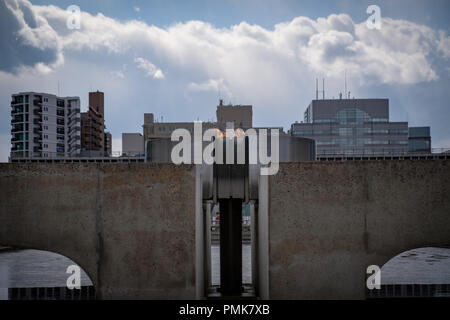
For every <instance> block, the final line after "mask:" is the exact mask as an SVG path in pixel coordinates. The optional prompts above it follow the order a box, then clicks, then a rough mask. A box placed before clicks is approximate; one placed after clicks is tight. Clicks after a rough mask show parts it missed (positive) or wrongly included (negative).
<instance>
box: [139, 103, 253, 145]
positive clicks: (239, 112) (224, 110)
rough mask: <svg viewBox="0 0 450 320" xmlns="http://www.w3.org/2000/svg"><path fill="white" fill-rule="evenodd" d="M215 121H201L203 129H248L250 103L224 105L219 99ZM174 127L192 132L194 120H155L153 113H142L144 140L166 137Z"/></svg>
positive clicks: (249, 125)
mask: <svg viewBox="0 0 450 320" xmlns="http://www.w3.org/2000/svg"><path fill="white" fill-rule="evenodd" d="M216 116H217V122H202V129H203V131H205V130H207V129H211V128H219V129H221V130H225V129H226V128H227V124H228V125H231V123H232V125H233V127H234V128H241V129H244V130H246V129H248V128H251V127H252V125H253V120H252V106H251V105H245V106H243V105H231V104H230V105H224V104H223V101H222V100H220V102H219V105H218V106H217V109H216ZM175 129H186V130H188V131H189V132H191V134H192V133H193V132H194V122H156V121H155V119H154V115H153V113H145V114H144V125H143V133H144V141H147V140H148V139H152V138H168V137H170V136H171V134H172V132H173V131H174V130H175Z"/></svg>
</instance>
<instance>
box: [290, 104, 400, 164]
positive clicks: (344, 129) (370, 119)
mask: <svg viewBox="0 0 450 320" xmlns="http://www.w3.org/2000/svg"><path fill="white" fill-rule="evenodd" d="M290 133H291V135H293V136H301V137H305V138H311V139H314V140H315V141H316V148H317V155H318V156H320V155H391V154H404V153H407V152H408V123H407V122H390V121H389V100H388V99H342V98H341V99H323V100H317V99H316V100H313V101H312V102H311V104H310V105H309V106H308V108H307V109H306V111H305V113H304V122H302V123H297V122H296V123H294V124H292V125H291V130H290Z"/></svg>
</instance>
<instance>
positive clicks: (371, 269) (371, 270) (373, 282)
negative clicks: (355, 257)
mask: <svg viewBox="0 0 450 320" xmlns="http://www.w3.org/2000/svg"><path fill="white" fill-rule="evenodd" d="M366 273H367V274H368V275H370V276H369V277H368V278H367V281H366V286H367V289H369V290H373V289H381V269H380V267H379V266H377V265H375V264H373V265H370V266H368V267H367V270H366Z"/></svg>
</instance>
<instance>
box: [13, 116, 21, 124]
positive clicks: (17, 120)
mask: <svg viewBox="0 0 450 320" xmlns="http://www.w3.org/2000/svg"><path fill="white" fill-rule="evenodd" d="M18 122H23V116H19V117H17V116H16V117H14V118H13V119H12V120H11V123H18Z"/></svg>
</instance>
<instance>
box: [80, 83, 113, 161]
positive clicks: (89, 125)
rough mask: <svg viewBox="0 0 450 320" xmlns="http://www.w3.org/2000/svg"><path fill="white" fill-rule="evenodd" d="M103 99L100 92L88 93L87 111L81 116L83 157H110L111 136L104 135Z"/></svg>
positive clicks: (108, 134)
mask: <svg viewBox="0 0 450 320" xmlns="http://www.w3.org/2000/svg"><path fill="white" fill-rule="evenodd" d="M105 128H106V127H105V97H104V93H103V92H100V91H98V90H97V91H96V92H89V109H88V111H87V112H83V113H82V114H81V149H82V155H83V156H94V157H103V156H110V155H111V143H112V142H111V140H112V137H111V134H110V133H105Z"/></svg>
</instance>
